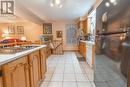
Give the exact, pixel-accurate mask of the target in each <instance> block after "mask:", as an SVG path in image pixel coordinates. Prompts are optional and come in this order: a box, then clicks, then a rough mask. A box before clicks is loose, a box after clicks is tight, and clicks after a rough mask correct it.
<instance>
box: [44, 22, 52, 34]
mask: <svg viewBox="0 0 130 87" xmlns="http://www.w3.org/2000/svg"><path fill="white" fill-rule="evenodd" d="M43 34H52V23H44V24H43Z"/></svg>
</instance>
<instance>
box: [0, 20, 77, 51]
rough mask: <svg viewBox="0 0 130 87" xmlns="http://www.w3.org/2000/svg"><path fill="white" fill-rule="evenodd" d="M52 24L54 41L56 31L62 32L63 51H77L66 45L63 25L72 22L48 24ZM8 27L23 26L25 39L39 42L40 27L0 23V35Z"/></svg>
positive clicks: (26, 24)
mask: <svg viewBox="0 0 130 87" xmlns="http://www.w3.org/2000/svg"><path fill="white" fill-rule="evenodd" d="M50 23H52V27H53V29H52V33H53V37H54V40H57V39H58V38H57V37H56V31H57V30H61V31H62V32H63V43H64V46H63V49H64V50H77V49H78V47H77V46H68V45H67V44H66V30H65V25H66V24H71V23H74V22H68V21H62V22H61V21H60V22H50ZM9 25H14V26H15V27H17V26H24V33H25V35H23V36H26V37H27V40H29V41H36V40H39V39H38V37H39V36H40V35H42V34H43V26H42V25H38V24H35V23H32V22H29V21H27V22H16V23H0V33H1V32H6V31H8V26H9Z"/></svg>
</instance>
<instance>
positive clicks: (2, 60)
mask: <svg viewBox="0 0 130 87" xmlns="http://www.w3.org/2000/svg"><path fill="white" fill-rule="evenodd" d="M35 46H38V47H36V48H33V49H30V50H26V51H22V52H18V53H15V54H0V65H4V64H6V63H9V62H11V61H13V60H16V59H19V58H21V57H23V56H26V55H28V54H30V53H32V52H34V51H37V50H40V49H42V48H44V47H46V45H35Z"/></svg>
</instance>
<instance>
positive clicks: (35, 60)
mask: <svg viewBox="0 0 130 87" xmlns="http://www.w3.org/2000/svg"><path fill="white" fill-rule="evenodd" d="M46 59H47V55H46V45H38V46H35V47H34V48H32V49H28V50H25V51H21V52H18V53H13V54H2V53H1V54H0V83H1V84H2V85H1V84H0V87H37V86H38V85H39V83H40V81H41V80H42V79H44V77H45V76H44V75H45V72H46Z"/></svg>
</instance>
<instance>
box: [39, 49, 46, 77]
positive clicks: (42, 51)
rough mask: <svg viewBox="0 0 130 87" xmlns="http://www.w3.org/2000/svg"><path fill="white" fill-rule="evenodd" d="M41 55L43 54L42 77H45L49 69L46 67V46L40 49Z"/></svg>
mask: <svg viewBox="0 0 130 87" xmlns="http://www.w3.org/2000/svg"><path fill="white" fill-rule="evenodd" d="M40 56H41V60H40V64H41V67H40V68H41V79H44V77H45V76H44V75H45V73H46V71H47V68H46V59H47V55H46V48H43V49H41V50H40Z"/></svg>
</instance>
